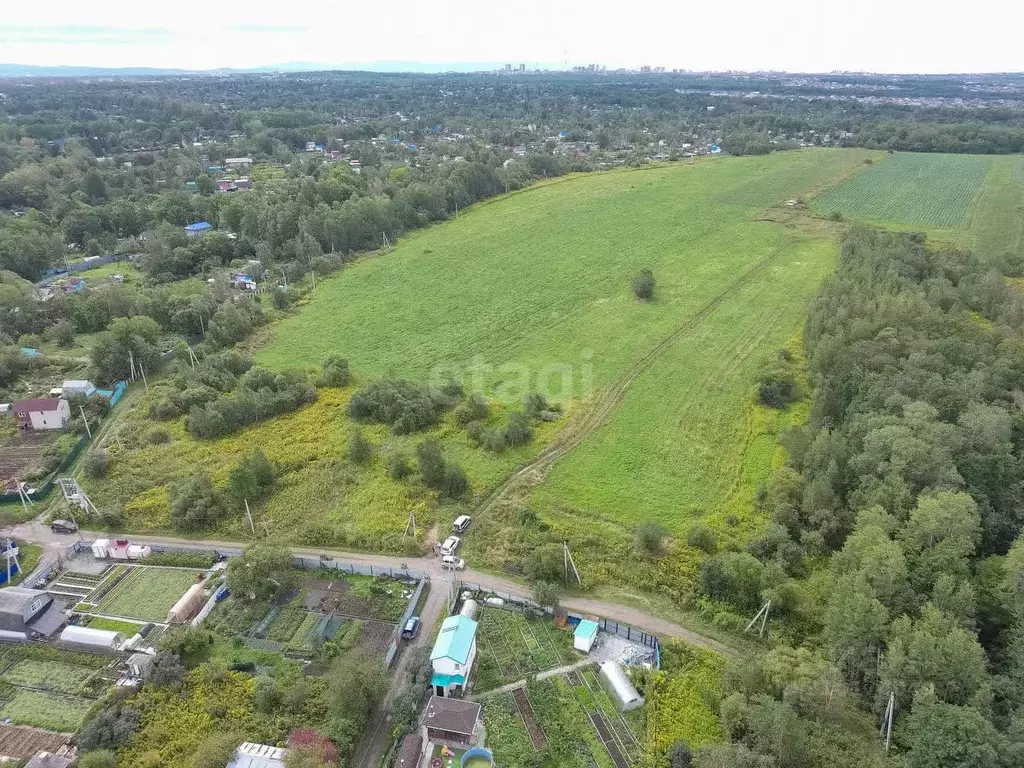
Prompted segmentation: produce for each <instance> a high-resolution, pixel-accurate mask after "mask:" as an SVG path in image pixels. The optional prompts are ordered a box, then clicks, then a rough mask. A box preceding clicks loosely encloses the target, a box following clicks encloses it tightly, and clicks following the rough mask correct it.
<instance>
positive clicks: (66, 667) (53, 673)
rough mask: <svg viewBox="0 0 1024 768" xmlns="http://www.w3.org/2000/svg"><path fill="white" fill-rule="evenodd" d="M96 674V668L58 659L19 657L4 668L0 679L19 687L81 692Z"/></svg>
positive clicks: (59, 691)
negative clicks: (42, 659) (46, 659)
mask: <svg viewBox="0 0 1024 768" xmlns="http://www.w3.org/2000/svg"><path fill="white" fill-rule="evenodd" d="M96 676H97V672H96V670H94V669H89V668H87V667H78V666H74V665H72V664H64V663H63V662H59V661H40V660H37V659H21V660H20V661H17V662H15V663H14V664H13V665H11V666H10V667H8V668H7V669H6V670H4V672H3V675H0V680H2V681H3V682H5V683H7V684H9V685H14V686H17V687H19V688H31V689H33V690H41V691H51V692H53V693H68V694H81V693H83V692H85V691H86V690H87V688H88V687H89V682H90V681H91V680H93V679H95V678H96Z"/></svg>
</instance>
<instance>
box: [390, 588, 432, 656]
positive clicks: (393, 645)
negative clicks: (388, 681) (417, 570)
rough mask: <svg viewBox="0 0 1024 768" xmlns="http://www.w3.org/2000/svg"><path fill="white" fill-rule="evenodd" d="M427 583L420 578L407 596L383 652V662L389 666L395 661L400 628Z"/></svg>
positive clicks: (410, 615) (400, 636) (414, 610)
mask: <svg viewBox="0 0 1024 768" xmlns="http://www.w3.org/2000/svg"><path fill="white" fill-rule="evenodd" d="M426 585H427V580H426V579H420V583H419V584H417V585H416V591H415V592H413V593H412V597H411V598H409V604H408V605H407V606H406V607H405V613H403V614H402V617H401V618H400V619H399V620H398V626H396V627H395V634H394V636H393V637H392V638H391V644H390V645H389V646H388V650H387V653H386V654H384V662H385V663H386V664H387V665H388V666H389V667H390V666H391V665H392V664H394V663H395V657H397V656H398V647H399V644H400V643H401V640H402V628H403V627H404V626H405V622H407V621H408V620H409V619H410V618H412V615H413V614H414V613H415V612H416V606H417V605H418V604H419V602H420V596H421V595H422V594H423V590H424V588H425V587H426Z"/></svg>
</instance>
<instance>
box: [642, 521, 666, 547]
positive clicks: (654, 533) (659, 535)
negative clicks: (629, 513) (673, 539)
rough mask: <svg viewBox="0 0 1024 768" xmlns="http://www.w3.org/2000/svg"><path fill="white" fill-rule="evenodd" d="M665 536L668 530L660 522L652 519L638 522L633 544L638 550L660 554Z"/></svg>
mask: <svg viewBox="0 0 1024 768" xmlns="http://www.w3.org/2000/svg"><path fill="white" fill-rule="evenodd" d="M666 536H668V531H667V530H665V526H663V525H662V524H661V523H656V522H653V521H651V522H646V523H640V525H639V526H637V529H636V535H635V538H634V544H635V545H636V549H637V551H638V552H642V553H645V554H648V555H660V554H661V553H662V548H663V544H664V541H665V537H666Z"/></svg>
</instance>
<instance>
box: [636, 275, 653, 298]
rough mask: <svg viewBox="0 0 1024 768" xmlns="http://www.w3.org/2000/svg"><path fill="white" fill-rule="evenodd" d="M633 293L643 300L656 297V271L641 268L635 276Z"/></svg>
mask: <svg viewBox="0 0 1024 768" xmlns="http://www.w3.org/2000/svg"><path fill="white" fill-rule="evenodd" d="M633 294H634V295H635V296H636V297H637V298H638V299H640V300H641V301H650V300H651V299H653V298H654V273H652V272H651V270H649V269H641V270H640V272H639V273H638V274H637V276H636V277H634V278H633Z"/></svg>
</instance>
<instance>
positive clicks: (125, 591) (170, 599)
mask: <svg viewBox="0 0 1024 768" xmlns="http://www.w3.org/2000/svg"><path fill="white" fill-rule="evenodd" d="M195 583H196V571H192V570H185V569H180V570H179V569H177V568H146V567H138V568H135V569H134V570H133V572H132V573H130V574H129V575H128V576H126V577H125V579H124V581H122V582H121V583H120V584H118V585H117V586H116V587H114V589H112V590H111V591H110V593H109V594H108V595H107V596H106V597H105V598H103V601H102V602H101V603H100V606H99V608H98V609H97V613H109V614H113V615H114V616H127V617H129V618H132V619H141V620H144V621H165V620H166V619H167V612H168V611H169V610H170V609H171V607H172V606H173V605H174V604H175V603H176V602H178V598H180V597H181V596H182V595H183V594H185V590H187V589H188V588H189V587H190V586H192V585H193V584H195Z"/></svg>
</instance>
